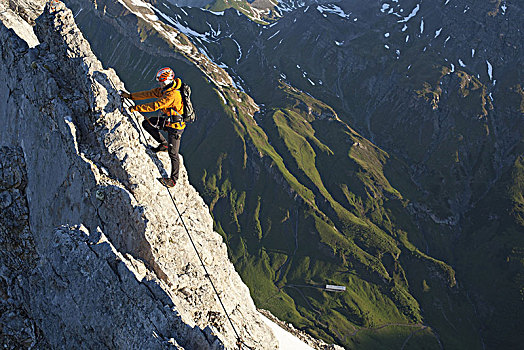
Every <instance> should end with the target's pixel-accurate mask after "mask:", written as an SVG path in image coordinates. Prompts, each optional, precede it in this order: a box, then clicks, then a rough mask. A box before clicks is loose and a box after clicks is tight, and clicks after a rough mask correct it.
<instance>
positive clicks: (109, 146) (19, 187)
mask: <svg viewBox="0 0 524 350" xmlns="http://www.w3.org/2000/svg"><path fill="white" fill-rule="evenodd" d="M34 33H35V34H36V37H37V38H38V42H39V43H40V44H39V45H36V46H35V47H34V48H30V47H29V46H28V44H27V43H26V42H25V41H24V40H22V39H21V38H20V37H19V36H17V35H16V34H15V33H14V32H13V31H12V30H9V29H7V28H6V26H5V25H1V26H0V40H1V41H2V43H3V45H2V47H1V57H2V62H1V64H0V77H1V78H2V81H5V82H6V83H5V84H3V85H2V87H1V88H0V101H1V102H0V104H1V105H2V109H1V111H0V121H1V123H2V125H4V126H5V127H3V128H2V130H1V131H0V140H1V141H0V142H1V145H2V146H5V147H4V148H2V153H1V160H2V164H1V165H2V167H1V168H0V169H1V171H2V181H1V184H0V185H1V188H0V194H1V197H0V198H1V199H2V200H1V203H0V205H1V206H2V208H3V209H4V210H6V212H7V213H9V215H7V216H2V221H1V224H2V225H1V230H0V234H1V240H0V244H1V245H0V258H1V260H0V265H1V266H2V270H1V271H2V274H1V278H0V280H1V287H2V288H1V291H2V292H3V293H2V295H3V298H2V299H1V300H2V309H1V310H2V319H3V320H6V317H7V316H6V314H5V311H4V310H19V312H18V313H14V312H13V314H14V315H18V316H17V317H18V318H16V317H15V318H12V319H11V321H9V318H8V317H7V321H6V322H7V323H6V324H7V325H8V327H7V328H6V329H12V330H13V329H20V328H18V326H17V324H16V323H14V322H18V321H17V320H19V321H20V322H25V323H26V324H27V327H26V328H27V329H28V330H27V331H26V333H23V332H24V331H20V330H19V331H18V332H19V333H23V334H18V335H17V334H14V332H12V333H13V334H12V335H11V336H12V337H13V339H14V340H13V343H12V344H15V345H13V346H14V347H16V344H20V343H21V342H25V343H24V344H25V345H27V344H33V345H35V344H43V345H42V346H45V344H49V345H51V346H52V347H59V348H60V347H62V348H72V347H78V346H80V347H83V348H100V347H111V348H115V347H117V348H138V347H145V348H149V349H154V348H169V347H171V348H195V349H218V348H232V347H234V346H235V342H236V337H235V334H234V332H233V329H232V328H231V325H230V324H229V322H228V320H227V319H226V318H225V315H224V312H223V311H222V309H221V307H220V305H219V303H218V301H217V299H216V296H215V294H214V293H213V290H212V288H211V285H210V284H209V282H208V280H207V279H206V277H205V276H204V271H203V269H202V267H201V265H200V263H199V261H198V259H197V256H196V255H195V252H194V250H193V247H192V246H191V244H190V242H189V240H188V236H187V234H186V232H185V231H184V229H183V227H182V225H181V222H180V218H179V217H178V216H177V214H176V211H175V209H174V208H173V204H172V202H171V199H170V197H169V194H168V191H167V190H166V188H164V187H162V186H161V185H160V184H157V183H156V181H155V180H154V179H155V178H156V177H158V176H159V175H161V174H163V173H165V169H166V168H165V167H164V164H167V167H169V161H168V159H167V156H165V155H161V156H160V158H157V157H156V155H154V154H151V153H149V151H147V149H146V147H145V144H146V140H144V136H145V135H144V134H142V133H140V132H139V129H138V126H137V122H138V121H137V120H136V119H134V117H133V116H131V115H129V114H127V113H124V114H122V113H121V112H120V110H119V107H120V99H119V97H118V95H117V90H116V89H119V88H123V84H122V83H121V81H120V79H119V78H118V77H117V76H116V74H115V73H114V71H112V70H106V69H103V67H102V65H101V64H100V62H99V61H98V59H97V58H96V57H95V56H94V55H93V54H92V52H91V50H90V46H89V44H88V43H87V41H85V40H84V38H83V36H82V34H81V33H80V31H79V30H78V28H77V27H76V25H75V23H74V19H73V15H72V13H71V12H70V11H69V10H68V9H67V8H65V6H64V5H63V4H59V5H57V6H56V8H55V11H51V12H50V11H49V9H46V10H45V11H44V13H43V14H42V15H41V16H40V17H39V18H38V19H37V20H36V25H35V27H34ZM35 43H36V42H35ZM168 170H169V169H168ZM172 194H173V196H174V199H175V201H176V203H177V205H178V208H179V209H180V212H181V213H182V217H183V220H184V222H185V224H186V225H187V227H188V228H189V231H190V233H191V235H192V237H193V239H194V241H195V244H196V246H197V248H198V250H199V252H200V254H201V256H202V258H203V261H204V263H205V264H206V266H207V267H208V271H209V274H210V277H211V278H212V279H213V281H214V282H215V285H216V286H217V289H218V293H219V295H220V297H221V299H222V301H223V302H224V305H225V308H226V309H227V310H228V312H229V314H230V316H231V318H232V321H233V323H234V325H235V327H236V329H237V331H238V332H239V334H240V337H241V338H242V340H243V341H244V342H245V343H246V344H247V345H249V346H251V347H253V348H257V349H274V348H276V346H277V344H276V341H275V339H274V338H273V336H272V333H271V331H270V330H269V329H268V328H267V327H266V326H265V325H264V324H263V323H262V321H261V319H260V318H259V316H258V313H257V311H256V309H255V307H254V304H253V302H252V300H251V298H250V296H249V291H248V289H247V287H246V286H245V285H244V284H243V282H242V280H241V279H240V277H239V276H238V274H237V273H236V272H235V270H234V268H233V265H232V264H231V263H230V262H229V260H228V259H227V252H226V247H225V245H224V243H223V242H222V238H221V237H220V235H218V234H217V233H215V232H213V228H212V227H213V226H212V224H213V223H212V219H211V216H210V214H209V211H208V209H207V206H206V205H205V204H204V202H203V200H202V199H201V198H200V197H199V195H198V193H197V192H196V191H195V190H194V188H193V187H192V186H191V185H190V184H189V183H188V180H187V173H186V172H185V169H183V168H182V175H181V179H180V181H179V183H178V184H177V185H176V187H175V188H174V190H172ZM24 320H25V321H24ZM9 322H11V323H9ZM17 342H18V343H17Z"/></svg>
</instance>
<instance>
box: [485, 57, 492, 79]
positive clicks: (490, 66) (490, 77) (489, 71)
mask: <svg viewBox="0 0 524 350" xmlns="http://www.w3.org/2000/svg"><path fill="white" fill-rule="evenodd" d="M486 64H487V65H488V75H489V80H493V66H492V65H491V63H489V61H488V60H486Z"/></svg>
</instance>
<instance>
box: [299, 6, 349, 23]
mask: <svg viewBox="0 0 524 350" xmlns="http://www.w3.org/2000/svg"><path fill="white" fill-rule="evenodd" d="M317 11H318V12H320V13H321V14H323V15H325V14H326V13H331V14H334V15H337V16H339V17H342V18H345V19H349V17H350V15H351V12H350V13H349V14H347V13H345V12H344V10H342V9H341V8H340V7H338V6H337V5H333V4H330V5H319V6H317ZM304 12H305V11H304ZM324 17H326V16H324Z"/></svg>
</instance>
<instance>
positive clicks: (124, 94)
mask: <svg viewBox="0 0 524 350" xmlns="http://www.w3.org/2000/svg"><path fill="white" fill-rule="evenodd" d="M118 93H119V95H120V96H122V97H123V98H129V99H131V94H130V93H128V92H125V91H123V90H120V91H119V92H118Z"/></svg>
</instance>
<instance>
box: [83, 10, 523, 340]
mask: <svg viewBox="0 0 524 350" xmlns="http://www.w3.org/2000/svg"><path fill="white" fill-rule="evenodd" d="M216 6H218V3H217V4H216ZM369 6H371V5H369ZM163 10H164V11H166V13H168V14H169V15H171V16H172V17H173V18H175V17H176V14H179V15H181V12H180V11H178V12H177V10H173V11H172V12H170V11H168V10H167V9H163ZM186 10H187V11H189V12H190V15H191V21H192V22H191V25H192V28H194V30H199V31H200V32H205V31H207V30H209V26H210V25H212V26H213V28H218V27H219V26H218V24H217V23H215V22H213V21H217V18H218V17H220V18H219V20H220V21H223V22H220V23H221V25H222V27H220V28H225V27H228V26H230V27H232V28H236V29H237V30H238V32H240V33H242V35H239V36H234V37H233V36H229V37H228V36H227V35H226V36H225V37H224V38H223V40H220V41H218V40H217V41H210V42H209V43H207V44H206V49H207V50H208V54H209V55H210V56H212V57H220V62H223V63H226V64H227V65H229V66H231V67H234V70H235V72H236V74H238V75H239V76H241V77H242V79H243V82H244V84H243V86H244V87H245V89H246V91H247V92H248V93H249V94H250V96H252V97H253V98H254V99H255V100H256V101H257V102H258V103H259V104H260V106H261V110H260V111H259V112H258V113H254V111H255V110H254V107H253V104H252V102H251V97H250V96H248V95H246V94H245V93H243V92H239V91H238V90H236V89H234V88H232V87H228V86H221V87H218V86H216V85H214V84H213V81H212V80H210V78H209V75H207V76H206V74H209V72H211V71H215V70H213V68H212V67H211V68H209V67H207V68H206V69H207V70H205V69H203V68H202V66H201V65H199V64H193V63H190V62H188V59H187V57H188V56H187V55H186V54H185V53H181V52H178V51H177V50H176V49H175V48H174V47H173V46H172V45H170V44H167V43H165V41H163V39H162V37H161V36H159V35H158V34H157V33H155V31H154V30H153V29H152V27H151V26H149V25H148V24H147V23H145V22H144V21H142V20H141V19H132V20H130V19H129V18H130V17H129V16H130V15H126V16H121V17H119V19H118V20H117V21H116V24H115V22H114V21H113V19H110V18H108V17H105V18H104V20H100V19H97V18H96V17H95V16H94V15H93V13H92V12H89V11H88V10H86V9H84V11H83V12H81V13H79V14H78V16H77V21H78V22H79V24H80V27H81V29H82V30H83V32H84V34H85V35H86V36H87V38H88V39H89V41H90V42H91V44H92V46H93V49H94V51H95V53H96V54H97V55H98V56H99V57H100V59H101V60H102V61H103V62H104V64H105V65H108V66H112V67H115V69H116V70H117V72H118V73H119V75H120V76H121V77H122V78H123V79H124V81H125V82H126V85H127V86H128V87H129V89H131V90H133V91H135V90H140V89H145V88H150V87H151V86H152V85H153V84H154V83H153V82H152V77H153V75H154V72H155V71H156V68H157V67H161V66H171V67H173V68H174V69H175V72H176V73H177V75H179V76H181V77H182V78H183V80H184V81H186V82H189V83H190V84H191V86H192V89H193V91H194V93H193V96H194V97H193V98H194V101H193V103H194V105H195V106H196V108H197V114H198V116H199V119H198V121H197V123H195V124H193V125H190V127H188V129H187V130H186V132H185V134H184V138H183V141H182V148H181V152H182V154H183V155H184V157H185V164H186V167H187V168H188V171H189V176H190V181H191V183H192V184H193V185H194V186H195V187H197V189H198V191H199V192H200V193H201V194H202V196H203V197H204V199H205V201H206V203H207V204H208V205H209V207H210V209H211V212H212V215H213V217H214V223H215V230H216V231H218V232H219V233H220V234H221V235H222V236H223V237H224V240H225V242H226V243H227V246H228V248H229V254H230V257H231V259H232V261H233V263H234V264H235V267H236V268H237V270H238V271H239V273H240V274H241V276H242V278H243V280H244V281H245V283H246V284H247V285H248V287H249V288H250V290H251V294H252V296H253V298H254V300H255V303H256V304H257V306H258V307H261V308H265V309H269V310H270V311H271V312H273V313H274V314H275V315H276V316H278V317H279V318H280V319H282V320H285V321H287V322H292V323H293V324H294V325H295V326H296V327H298V328H301V329H303V330H306V331H308V332H310V333H311V334H313V335H315V336H317V337H320V338H323V339H325V340H326V341H328V342H334V343H338V344H341V345H344V346H345V347H347V348H359V349H376V348H404V349H410V348H411V349H421V348H424V349H440V348H441V347H442V346H443V347H444V348H446V349H465V348H467V349H480V348H482V346H483V342H484V344H485V343H486V342H488V343H489V345H496V344H505V345H507V346H508V347H511V346H513V345H514V344H516V342H517V341H518V339H519V338H521V336H520V335H519V334H521V333H522V332H519V327H520V326H519V325H520V323H521V322H520V323H519V322H518V321H519V312H521V308H518V307H517V308H516V307H514V305H519V299H518V298H519V293H522V271H523V266H522V247H523V245H522V241H521V240H520V238H519V236H518V232H521V230H522V224H523V220H524V219H523V217H524V214H523V210H522V206H523V205H524V204H523V202H524V201H523V200H522V191H523V189H522V183H523V180H522V157H520V158H517V161H515V162H511V164H510V165H504V164H502V165H500V167H496V166H494V165H493V164H495V163H496V162H498V161H500V162H502V161H501V160H500V159H499V158H500V155H498V154H497V153H496V152H495V151H494V150H495V149H500V150H505V151H503V152H502V151H501V152H502V153H504V152H508V154H510V153H511V154H517V153H518V152H520V153H522V149H520V150H519V148H518V147H520V146H518V147H517V146H515V145H516V143H515V142H514V140H515V139H518V135H517V134H518V133H517V132H516V131H515V133H513V134H512V136H511V137H510V138H507V139H508V140H511V141H508V144H505V143H504V142H501V141H500V140H501V136H500V133H501V132H502V131H501V130H505V128H507V127H506V126H503V127H501V125H500V124H496V123H495V122H494V121H493V120H492V119H491V118H490V117H491V115H492V114H491V113H493V110H492V109H491V107H490V104H489V99H487V97H488V95H487V90H486V89H487V85H486V84H485V83H483V82H482V80H481V79H479V78H477V77H475V76H474V75H473V74H472V73H471V72H469V71H468V70H467V69H456V70H455V71H454V72H451V71H450V70H449V69H448V68H447V67H448V66H447V64H446V62H445V61H444V60H443V59H442V58H441V57H440V56H439V55H438V54H437V53H436V52H430V51H431V50H429V51H428V53H427V55H426V56H425V60H416V59H415V58H416V57H417V55H418V54H419V52H420V51H421V50H422V49H423V47H419V46H420V45H419V46H417V45H413V47H412V50H413V51H407V52H406V53H404V54H403V55H402V56H401V57H400V58H399V59H398V60H396V59H392V60H390V61H388V60H386V59H385V58H384V57H385V56H384V49H383V45H380V46H379V45H377V40H382V39H381V35H382V34H380V35H379V34H377V33H375V32H374V31H370V30H368V28H366V25H367V24H360V22H356V24H353V25H354V26H355V28H356V29H355V32H349V33H347V34H348V35H350V36H351V35H354V34H355V35H354V39H353V40H352V45H354V47H355V48H358V50H356V49H355V50H354V51H352V50H351V49H348V51H336V50H334V49H333V46H334V44H333V43H332V41H331V39H333V38H331V37H330V39H329V41H327V40H326V41H323V40H320V39H319V40H318V45H317V46H315V47H314V49H312V46H308V45H306V44H307V43H310V42H311V40H314V39H315V37H316V36H317V33H316V32H315V31H320V32H321V34H319V35H324V36H331V35H335V34H333V33H334V32H337V30H338V29H339V28H338V26H339V25H338V24H336V23H331V24H333V27H323V26H326V24H325V23H324V22H320V21H318V19H316V20H317V21H318V23H322V25H319V26H316V27H313V26H308V27H307V28H305V27H304V26H303V25H302V26H301V25H300V23H301V22H300V20H299V21H298V24H294V25H293V26H290V27H289V28H290V29H289V33H288V35H289V36H288V37H287V38H283V41H282V43H283V44H282V45H280V46H276V44H275V43H276V42H278V40H275V41H274V42H272V41H268V37H269V36H271V35H273V34H274V33H266V34H264V35H265V37H264V36H263V35H260V33H261V31H260V27H259V26H258V25H256V24H253V23H252V22H248V21H245V20H242V17H240V16H238V15H237V14H236V13H232V12H228V11H226V13H225V14H224V16H214V17H212V15H209V14H207V13H202V12H200V11H199V10H197V9H192V10H188V9H186ZM215 10H218V8H215ZM301 13H303V12H301ZM315 14H316V12H314V11H313V14H312V13H310V12H308V13H305V14H303V16H304V18H305V19H302V21H303V22H308V21H309V22H308V23H310V22H311V21H310V20H311V18H310V17H309V16H313V15H315ZM316 15H317V16H319V15H318V14H316ZM124 20H126V21H130V22H127V24H126V25H127V26H131V27H126V28H127V30H125V31H123V30H122V29H121V27H119V25H118V23H119V22H118V21H124ZM286 20H288V21H289V23H287V24H290V23H295V22H293V18H292V17H290V18H284V19H283V24H284V25H285V24H286V23H285V21H286ZM93 21H96V23H97V25H96V26H94V25H93ZM229 21H231V25H229ZM208 22H209V23H212V24H209V23H208ZM233 23H234V25H233ZM226 24H227V25H226ZM302 24H303V23H302ZM381 25H382V24H381ZM135 26H136V33H135V32H134V30H131V31H130V30H129V28H135ZM115 27H116V28H117V30H115ZM330 28H331V29H330ZM276 30H277V29H275V31H276ZM107 33H111V38H110V39H111V40H110V42H108V40H107ZM122 33H124V34H122ZM225 34H228V33H225ZM357 34H358V35H357ZM181 37H182V38H183V39H184V38H185V40H189V39H188V38H187V37H184V36H181ZM377 37H379V39H377ZM234 40H236V43H235V41H234ZM279 40H280V39H279ZM267 42H269V44H267V45H266V43H267ZM237 45H241V47H242V48H243V50H239V49H238V47H237ZM248 48H251V49H249V51H248ZM240 51H242V52H240ZM326 55H328V56H329V57H330V62H331V63H330V64H329V65H326V64H323V62H324V63H325V62H326V61H325V57H326ZM305 58H307V60H306V59H305ZM428 62H430V63H428ZM410 64H411V66H410V68H409V72H407V70H406V69H407V67H408V65H410ZM297 66H299V67H300V69H298V68H297ZM198 67H200V68H198ZM341 67H342V68H341ZM357 67H358V68H357ZM277 68H278V69H277ZM231 71H232V70H230V72H231ZM284 71H285V73H286V74H285V78H284V77H282V74H283V73H282V72H284ZM203 72H207V73H206V74H204V73H203ZM213 74H217V75H219V74H222V73H221V71H220V70H219V69H216V72H215V73H213ZM306 77H307V78H311V79H312V80H314V81H315V82H317V84H316V85H312V84H311V83H310V82H309V81H308V80H307V78H306ZM215 78H216V79H215ZM218 78H219V77H218ZM218 78H217V77H216V76H215V77H214V78H213V80H217V79H218ZM319 80H322V82H323V84H320V83H318V81H319ZM508 84H509V85H508V86H507V89H508V91H511V94H508V95H507V97H505V98H506V100H507V101H508V103H510V104H511V105H513V104H515V106H517V107H515V108H516V109H515V111H518V108H522V107H521V101H522V100H524V99H522V97H521V96H522V89H520V87H517V84H514V83H513V82H511V83H508ZM313 95H314V96H318V98H315V97H313ZM321 99H322V100H321ZM486 113H487V114H486ZM504 125H505V124H504ZM514 125H516V126H517V127H516V128H515V130H517V131H518V132H520V134H522V132H524V130H521V129H519V127H521V125H522V124H519V123H518V122H515V123H514ZM364 135H365V136H364ZM515 135H517V136H515ZM371 140H374V142H372V141H371ZM509 145H512V146H511V147H510V146H509ZM517 145H518V144H517ZM386 150H387V151H386ZM497 157H499V158H497ZM497 159H498V160H497ZM505 159H510V157H508V158H505ZM457 213H459V214H457ZM486 257H489V259H486ZM493 262H495V263H493ZM501 272H504V273H501ZM490 281H496V282H497V283H490ZM325 284H335V285H342V286H345V287H346V290H347V291H346V292H344V293H330V292H326V291H324V290H323V289H322V286H324V285H325ZM520 297H521V296H520ZM520 300H522V299H520ZM520 305H522V304H520ZM497 332H499V333H497ZM497 334H503V336H501V337H499V336H497ZM484 339H488V341H485V340H484ZM497 341H498V343H497Z"/></svg>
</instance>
